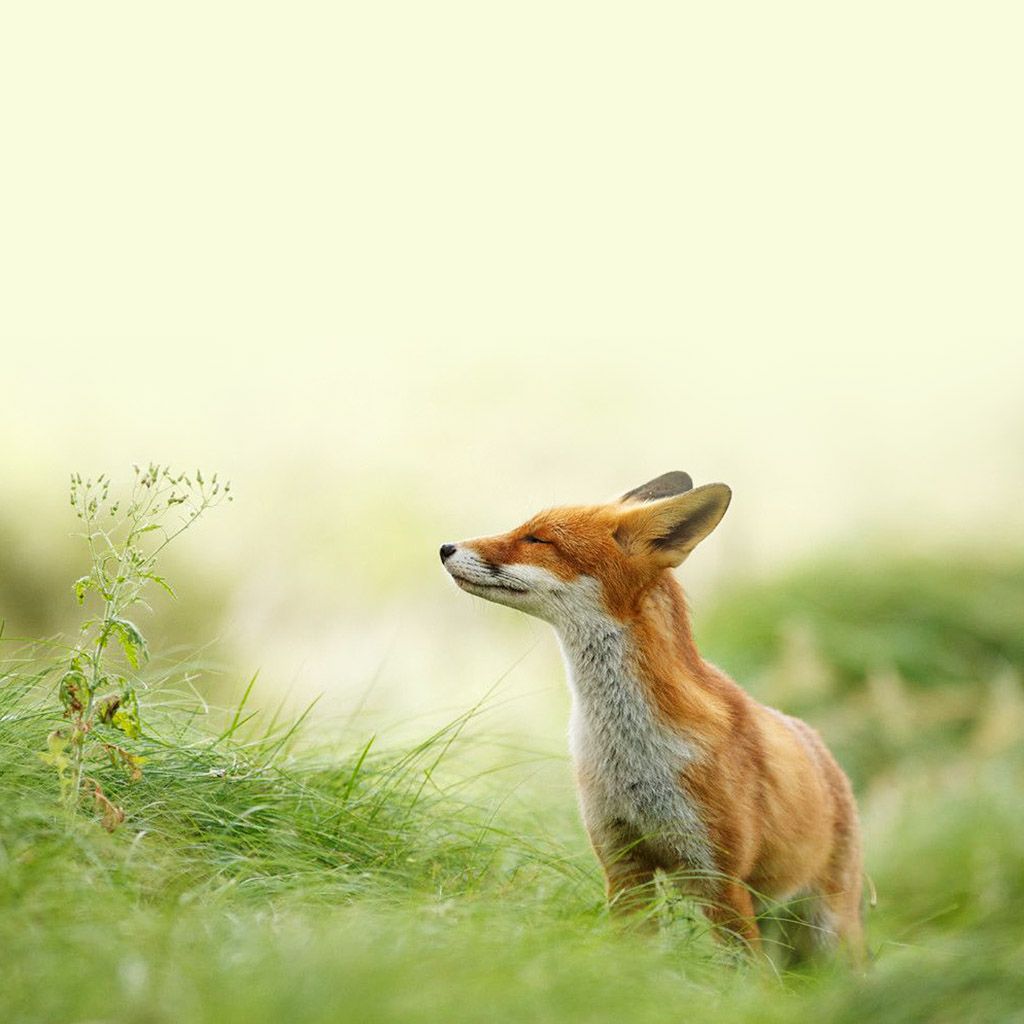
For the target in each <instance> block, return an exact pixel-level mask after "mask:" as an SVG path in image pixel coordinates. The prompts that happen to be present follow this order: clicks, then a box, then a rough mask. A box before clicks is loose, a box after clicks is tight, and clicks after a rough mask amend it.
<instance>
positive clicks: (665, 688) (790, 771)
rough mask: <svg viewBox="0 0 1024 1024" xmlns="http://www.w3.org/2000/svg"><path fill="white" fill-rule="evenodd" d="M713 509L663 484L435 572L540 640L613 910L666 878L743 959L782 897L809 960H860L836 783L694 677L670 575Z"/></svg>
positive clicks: (849, 807)
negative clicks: (761, 911) (737, 946)
mask: <svg viewBox="0 0 1024 1024" xmlns="http://www.w3.org/2000/svg"><path fill="white" fill-rule="evenodd" d="M731 497H732V492H731V490H730V489H729V488H728V487H727V486H726V485H725V484H720V483H712V484H705V485H704V486H702V487H697V488H694V487H693V482H692V481H691V479H690V477H689V475H688V474H686V473H682V472H672V473H666V474H665V475H663V476H660V477H658V478H656V479H655V480H652V481H650V482H649V483H647V484H644V485H643V486H641V487H637V488H635V489H634V490H632V491H629V492H628V493H627V494H625V495H623V496H622V498H620V499H618V500H617V501H613V502H610V503H607V504H601V505H590V506H575V507H566V508H556V509H551V510H548V511H545V512H541V513H540V514H538V515H536V516H534V517H533V518H532V519H530V520H529V521H528V522H527V523H525V524H524V525H523V526H520V527H519V528H517V529H515V530H512V531H511V532H509V533H506V534H502V535H500V536H496V537H485V538H480V539H476V540H468V541H463V542H461V543H459V544H445V545H443V546H442V548H441V561H442V562H443V564H444V567H445V568H446V569H447V570H448V572H449V573H450V574H451V576H452V578H453V579H454V581H455V582H456V584H457V585H458V586H459V587H460V588H461V589H462V590H465V591H468V592H469V593H471V594H475V595H476V596H478V597H483V598H486V599H487V600H489V601H495V602H497V603H498V604H503V605H508V606H509V607H510V608H518V609H519V610H520V611H523V612H526V613H527V614H529V615H534V616H537V617H538V618H541V619H544V620H546V621H547V622H549V623H550V624H551V625H552V626H554V628H555V630H556V632H557V634H558V638H559V641H560V642H561V647H562V652H563V656H564V659H565V664H566V669H567V673H568V678H569V686H570V689H571V691H572V697H573V707H572V714H571V719H570V727H569V737H570V749H571V752H572V757H573V761H574V765H575V770H576V778H577V785H578V790H579V802H580V808H581V811H582V816H583V820H584V824H585V826H586V829H587V832H588V834H589V836H590V841H591V843H592V845H593V848H594V851H595V853H596V854H597V857H598V859H599V860H600V862H601V866H602V868H603V871H604V874H605V880H606V885H607V893H608V898H609V900H610V902H611V906H612V908H613V909H617V910H624V911H632V910H636V909H638V908H641V907H643V906H645V905H647V903H648V901H649V899H650V896H651V894H652V891H653V886H652V883H653V880H654V877H655V873H656V872H658V871H662V872H666V873H671V874H672V875H673V877H674V878H675V879H683V880H685V888H686V890H687V891H689V892H691V893H693V894H694V895H696V896H698V897H700V898H701V899H702V902H703V905H704V909H705V913H706V914H707V916H708V917H709V919H710V920H711V922H712V924H713V925H714V929H715V931H716V932H717V933H718V934H719V935H720V936H722V937H731V938H733V939H736V938H738V939H740V940H742V941H743V942H745V943H746V944H747V945H748V946H749V947H751V948H752V949H757V948H758V947H759V945H760V931H759V928H758V925H757V921H756V919H755V908H756V901H757V900H758V897H759V896H764V897H768V898H770V899H772V900H776V901H782V900H787V899H790V898H794V897H800V899H801V904H802V905H803V906H804V907H805V908H806V909H807V910H808V911H809V913H808V915H807V917H808V919H809V924H810V926H811V929H812V933H813V935H814V936H815V937H816V938H817V940H818V944H820V945H822V946H825V947H835V946H838V945H842V946H844V947H845V948H846V950H847V952H848V953H849V955H850V956H851V957H852V958H853V959H854V960H860V958H861V954H862V949H863V939H862V931H861V914H860V901H861V880H862V874H861V872H862V869H861V847H860V832H859V826H858V822H857V809H856V805H855V803H854V798H853V793H852V790H851V788H850V783H849V781H848V780H847V778H846V776H845V775H844V774H843V771H842V769H841V768H840V767H839V766H838V764H836V762H835V760H834V759H833V757H832V755H831V754H830V753H829V751H828V750H827V749H826V747H825V744H824V743H823V742H822V740H821V737H820V736H819V735H818V734H817V732H815V731H814V730H813V729H812V728H811V727H810V726H808V725H806V724H805V723H804V722H802V721H800V719H797V718H792V717H790V716H789V715H785V714H783V713H782V712H780V711H776V710H775V709H773V708H769V707H766V706H765V705H763V704H759V703H758V702H757V701H756V700H754V699H753V698H752V697H750V696H749V695H748V694H747V693H746V692H745V691H744V690H742V689H741V688H740V687H739V686H737V684H736V683H734V682H733V681H732V680H731V679H730V678H729V677H728V676H726V675H725V673H724V672H722V671H720V670H719V669H717V668H715V666H713V665H711V664H709V663H708V662H706V661H704V659H703V658H702V657H701V656H700V654H699V653H698V652H697V648H696V647H695V645H694V641H693V636H692V633H691V631H690V622H689V617H688V614H687V608H686V600H685V597H684V595H683V591H682V588H681V587H680V586H679V584H678V582H677V581H676V579H675V577H674V576H673V574H672V571H671V570H672V569H673V568H675V567H676V566H678V565H680V564H681V563H682V562H683V561H684V559H686V557H687V556H688V555H689V554H690V552H691V551H692V550H693V549H694V547H695V546H696V545H697V544H698V543H699V542H700V541H702V540H703V539H704V538H705V537H706V536H707V535H708V534H709V533H711V531H712V530H713V529H714V528H715V527H716V526H717V525H718V523H719V521H720V520H721V518H722V516H723V515H724V514H725V511H726V509H727V508H728V506H729V502H730V500H731Z"/></svg>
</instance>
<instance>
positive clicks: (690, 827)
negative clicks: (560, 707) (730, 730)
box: [557, 614, 714, 870]
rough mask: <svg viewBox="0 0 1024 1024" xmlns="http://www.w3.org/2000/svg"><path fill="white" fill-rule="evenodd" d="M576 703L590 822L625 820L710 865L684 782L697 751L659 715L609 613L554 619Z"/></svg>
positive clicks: (577, 747)
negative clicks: (686, 771) (683, 775)
mask: <svg viewBox="0 0 1024 1024" xmlns="http://www.w3.org/2000/svg"><path fill="white" fill-rule="evenodd" d="M557 628H558V632H559V638H560V640H561V642H562V652H563V655H564V657H565V663H566V669H567V672H568V677H569V686H570V689H571V690H572V697H573V708H572V715H571V718H570V723H569V746H570V750H571V753H572V756H573V759H574V761H575V762H576V766H577V771H578V772H579V775H580V777H581V780H583V779H585V780H586V783H585V785H583V786H581V792H580V802H581V807H582V811H583V815H584V820H585V821H586V823H587V826H588V828H589V827H593V826H598V827H600V826H601V825H602V824H610V823H612V822H616V821H617V822H624V823H628V824H629V826H630V827H631V829H633V830H635V831H636V833H637V834H638V836H639V835H642V836H648V837H650V839H651V841H652V842H654V843H655V844H656V845H658V846H660V847H667V848H668V849H667V851H666V852H670V853H671V855H672V856H674V857H676V858H679V859H680V860H682V861H684V862H685V863H688V864H690V865H692V866H694V867H701V868H704V869H707V870H711V869H713V866H714V865H713V863H712V859H711V854H710V846H709V843H708V839H707V832H706V830H705V829H704V827H703V825H702V824H701V821H700V818H699V816H698V815H697V813H696V810H695V809H694V807H693V806H692V804H691V803H690V801H689V800H688V798H687V796H686V793H685V792H684V790H683V789H682V788H681V787H680V776H681V773H682V772H683V770H684V769H685V768H686V766H687V765H688V764H690V763H691V762H692V761H693V760H694V759H695V757H696V756H697V752H696V750H695V749H694V748H693V746H692V745H691V744H689V743H688V742H687V741H686V738H685V736H683V735H682V734H680V733H679V732H678V731H677V730H675V729H673V728H671V727H670V726H668V725H667V724H666V723H664V722H662V721H661V720H659V718H658V715H657V712H656V711H655V709H654V708H653V707H652V706H651V703H650V700H649V698H648V697H647V695H646V694H645V692H644V689H643V684H642V682H641V681H640V679H639V678H638V676H637V672H636V659H635V657H634V654H633V651H632V650H631V648H630V639H629V634H628V631H627V630H626V629H625V628H624V627H623V626H622V625H620V624H619V623H618V622H616V621H615V620H614V619H612V618H610V617H608V616H604V615H601V616H595V615H592V614H591V615H588V616H586V617H585V618H584V619H582V620H579V619H575V620H570V621H566V620H563V621H561V622H559V623H557Z"/></svg>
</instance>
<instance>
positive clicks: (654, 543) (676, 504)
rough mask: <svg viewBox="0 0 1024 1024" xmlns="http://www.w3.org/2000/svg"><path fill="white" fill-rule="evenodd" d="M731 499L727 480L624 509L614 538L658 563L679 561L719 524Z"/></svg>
mask: <svg viewBox="0 0 1024 1024" xmlns="http://www.w3.org/2000/svg"><path fill="white" fill-rule="evenodd" d="M731 499H732V491H731V490H729V488H728V487H726V485H725V484H704V485H703V486H701V487H698V488H696V489H695V490H692V491H687V492H686V493H685V494H680V495H678V496H677V497H672V498H661V499H658V500H656V501H649V502H646V503H644V504H642V505H636V506H628V507H627V508H626V509H624V510H623V512H622V515H621V517H620V519H619V524H618V526H617V527H616V529H615V539H616V540H617V541H618V542H619V544H620V545H621V546H622V547H623V549H624V550H626V551H627V552H629V553H630V554H636V555H641V556H646V557H648V558H652V559H654V561H655V562H657V563H658V564H659V565H663V566H676V565H680V564H681V563H682V562H683V560H684V559H685V558H686V556H687V555H688V554H689V553H690V552H691V551H692V550H693V549H694V548H695V547H696V546H697V545H698V544H699V543H700V542H701V541H702V540H703V539H704V538H705V537H706V536H707V535H708V534H709V533H710V532H711V531H712V530H713V529H714V528H715V527H716V526H717V525H718V524H719V522H720V521H721V519H722V516H724V515H725V510H726V509H727V508H728V507H729V501H730V500H731Z"/></svg>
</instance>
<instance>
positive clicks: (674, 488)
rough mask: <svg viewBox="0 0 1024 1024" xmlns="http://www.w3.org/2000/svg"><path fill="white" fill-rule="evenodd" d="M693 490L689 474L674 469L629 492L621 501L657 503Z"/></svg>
mask: <svg viewBox="0 0 1024 1024" xmlns="http://www.w3.org/2000/svg"><path fill="white" fill-rule="evenodd" d="M692 489H693V481H692V480H691V479H690V474H689V473H684V472H682V470H679V469H674V470H672V472H671V473H662V474H661V476H656V477H655V478H654V479H653V480H648V481H647V483H645V484H641V485H640V486H639V487H634V488H633V490H631V491H627V492H626V493H625V494H624V495H623V496H622V497H621V498H619V501H621V502H623V503H625V502H627V501H657V500H658V499H659V498H673V497H675V496H676V495H677V494H683V493H685V492H686V491H689V490H692Z"/></svg>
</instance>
